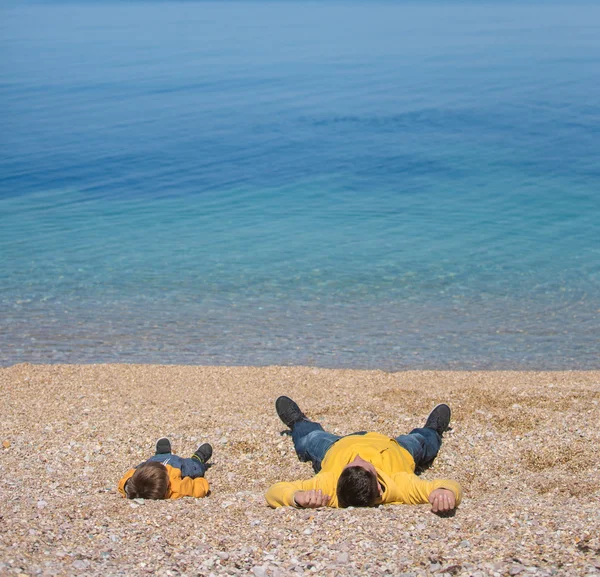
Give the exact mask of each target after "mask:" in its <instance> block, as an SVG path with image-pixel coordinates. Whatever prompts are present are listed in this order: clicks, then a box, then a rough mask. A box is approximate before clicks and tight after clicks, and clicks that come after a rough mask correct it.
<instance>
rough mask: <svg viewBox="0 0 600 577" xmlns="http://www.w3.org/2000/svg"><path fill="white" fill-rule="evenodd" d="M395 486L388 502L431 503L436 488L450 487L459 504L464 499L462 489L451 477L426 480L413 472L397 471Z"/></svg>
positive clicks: (391, 489)
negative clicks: (430, 499) (430, 496)
mask: <svg viewBox="0 0 600 577" xmlns="http://www.w3.org/2000/svg"><path fill="white" fill-rule="evenodd" d="M392 478H393V480H394V486H393V487H390V495H389V497H388V498H387V499H386V502H388V503H406V504H409V505H418V504H423V503H429V495H431V493H432V491H435V490H436V489H448V490H450V491H452V492H453V493H454V496H455V497H456V505H457V506H458V505H459V504H460V502H461V500H462V489H461V487H460V485H459V484H458V483H457V482H456V481H450V480H449V479H436V480H434V481H425V480H423V479H420V478H419V477H417V475H415V474H413V473H396V474H395V475H393V477H392Z"/></svg>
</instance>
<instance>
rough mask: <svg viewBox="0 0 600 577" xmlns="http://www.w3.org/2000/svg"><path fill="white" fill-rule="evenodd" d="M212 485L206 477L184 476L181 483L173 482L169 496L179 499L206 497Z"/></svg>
mask: <svg viewBox="0 0 600 577" xmlns="http://www.w3.org/2000/svg"><path fill="white" fill-rule="evenodd" d="M209 490H210V486H209V485H208V481H207V480H206V479H205V478H204V477H198V478H196V479H192V478H191V477H183V479H181V481H180V482H179V483H173V482H171V486H170V488H169V493H168V498H169V499H179V498H180V497H197V498H200V497H206V495H207V494H208V491H209Z"/></svg>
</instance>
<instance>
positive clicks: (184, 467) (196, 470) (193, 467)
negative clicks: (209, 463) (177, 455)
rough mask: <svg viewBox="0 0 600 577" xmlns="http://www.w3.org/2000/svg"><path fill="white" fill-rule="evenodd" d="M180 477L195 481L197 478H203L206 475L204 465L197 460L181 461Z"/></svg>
mask: <svg viewBox="0 0 600 577" xmlns="http://www.w3.org/2000/svg"><path fill="white" fill-rule="evenodd" d="M180 468H181V476H182V477H191V478H192V479H196V478H197V477H204V473H206V465H205V464H204V463H203V462H202V461H199V460H198V459H183V458H182V459H181V467H180Z"/></svg>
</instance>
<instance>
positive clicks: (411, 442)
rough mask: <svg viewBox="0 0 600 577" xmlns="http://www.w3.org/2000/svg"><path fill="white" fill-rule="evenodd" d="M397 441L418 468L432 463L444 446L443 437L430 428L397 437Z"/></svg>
mask: <svg viewBox="0 0 600 577" xmlns="http://www.w3.org/2000/svg"><path fill="white" fill-rule="evenodd" d="M396 441H397V442H398V444H399V445H400V446H401V447H403V448H405V449H406V450H407V451H408V452H409V453H410V454H411V455H412V458H413V459H414V460H415V465H416V466H417V467H422V466H424V465H427V464H428V463H431V461H433V460H434V459H435V457H436V455H437V454H438V451H439V450H440V447H441V445H442V437H441V436H440V435H439V434H438V432H437V431H436V430H434V429H430V428H428V427H423V428H421V429H413V430H412V431H411V432H410V433H409V434H408V435H400V436H399V437H396Z"/></svg>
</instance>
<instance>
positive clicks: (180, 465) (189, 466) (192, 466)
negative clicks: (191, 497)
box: [146, 453, 206, 479]
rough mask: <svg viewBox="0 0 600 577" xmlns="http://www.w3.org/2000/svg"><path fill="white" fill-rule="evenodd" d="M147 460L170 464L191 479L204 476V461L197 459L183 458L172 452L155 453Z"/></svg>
mask: <svg viewBox="0 0 600 577" xmlns="http://www.w3.org/2000/svg"><path fill="white" fill-rule="evenodd" d="M148 461H157V462H159V463H162V464H163V465H171V467H175V468H176V469H181V476H182V477H191V478H192V479H195V478H196V477H204V473H205V472H206V465H205V464H204V463H201V462H200V461H198V460H197V459H183V458H182V457H178V456H177V455H174V454H173V453H157V454H156V455H154V456H152V457H150V458H149V459H148ZM146 462H147V461H146Z"/></svg>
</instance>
